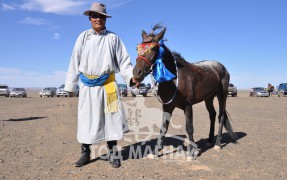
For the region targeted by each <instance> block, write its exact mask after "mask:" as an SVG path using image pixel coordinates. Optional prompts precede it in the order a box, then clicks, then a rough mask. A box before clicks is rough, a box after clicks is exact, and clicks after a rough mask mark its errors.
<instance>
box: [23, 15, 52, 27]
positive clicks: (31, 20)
mask: <svg viewBox="0 0 287 180" xmlns="http://www.w3.org/2000/svg"><path fill="white" fill-rule="evenodd" d="M20 22H21V23H23V24H33V25H44V24H47V23H48V21H46V20H45V19H42V18H31V17H26V18H25V19H23V20H22V21H20Z"/></svg>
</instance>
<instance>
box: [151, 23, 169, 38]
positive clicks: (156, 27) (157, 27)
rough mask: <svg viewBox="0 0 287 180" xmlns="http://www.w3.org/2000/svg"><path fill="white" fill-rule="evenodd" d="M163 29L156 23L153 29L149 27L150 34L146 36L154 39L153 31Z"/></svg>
mask: <svg viewBox="0 0 287 180" xmlns="http://www.w3.org/2000/svg"><path fill="white" fill-rule="evenodd" d="M163 28H165V27H164V26H163V25H162V24H161V23H157V24H156V25H154V26H153V27H151V32H150V33H149V34H148V37H154V36H155V35H156V34H155V31H156V30H158V29H163Z"/></svg>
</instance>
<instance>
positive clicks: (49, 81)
mask: <svg viewBox="0 0 287 180" xmlns="http://www.w3.org/2000/svg"><path fill="white" fill-rule="evenodd" d="M65 78H66V71H53V72H51V74H43V73H42V72H37V71H23V70H20V69H16V68H0V82H1V83H3V84H7V85H8V86H10V87H46V86H54V87H58V86H60V85H61V84H63V83H64V82H65Z"/></svg>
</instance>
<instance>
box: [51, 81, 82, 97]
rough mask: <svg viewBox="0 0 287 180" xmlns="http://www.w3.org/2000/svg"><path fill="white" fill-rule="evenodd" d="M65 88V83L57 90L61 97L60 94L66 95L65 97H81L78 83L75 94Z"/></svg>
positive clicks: (58, 95)
mask: <svg viewBox="0 0 287 180" xmlns="http://www.w3.org/2000/svg"><path fill="white" fill-rule="evenodd" d="M64 88H65V84H63V85H61V86H60V87H59V88H58V89H57V92H56V95H57V97H60V96H64V97H73V96H76V97H79V91H80V88H79V86H78V85H77V88H76V92H75V93H74V94H71V93H69V92H67V91H65V90H64Z"/></svg>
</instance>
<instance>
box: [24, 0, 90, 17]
mask: <svg viewBox="0 0 287 180" xmlns="http://www.w3.org/2000/svg"><path fill="white" fill-rule="evenodd" d="M86 4H87V2H83V1H79V0H76V1H75V0H49V1H47V0H28V1H25V3H24V4H22V5H21V9H23V10H29V11H40V12H45V13H54V14H77V13H79V12H81V11H82V10H81V9H82V7H83V5H86Z"/></svg>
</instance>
